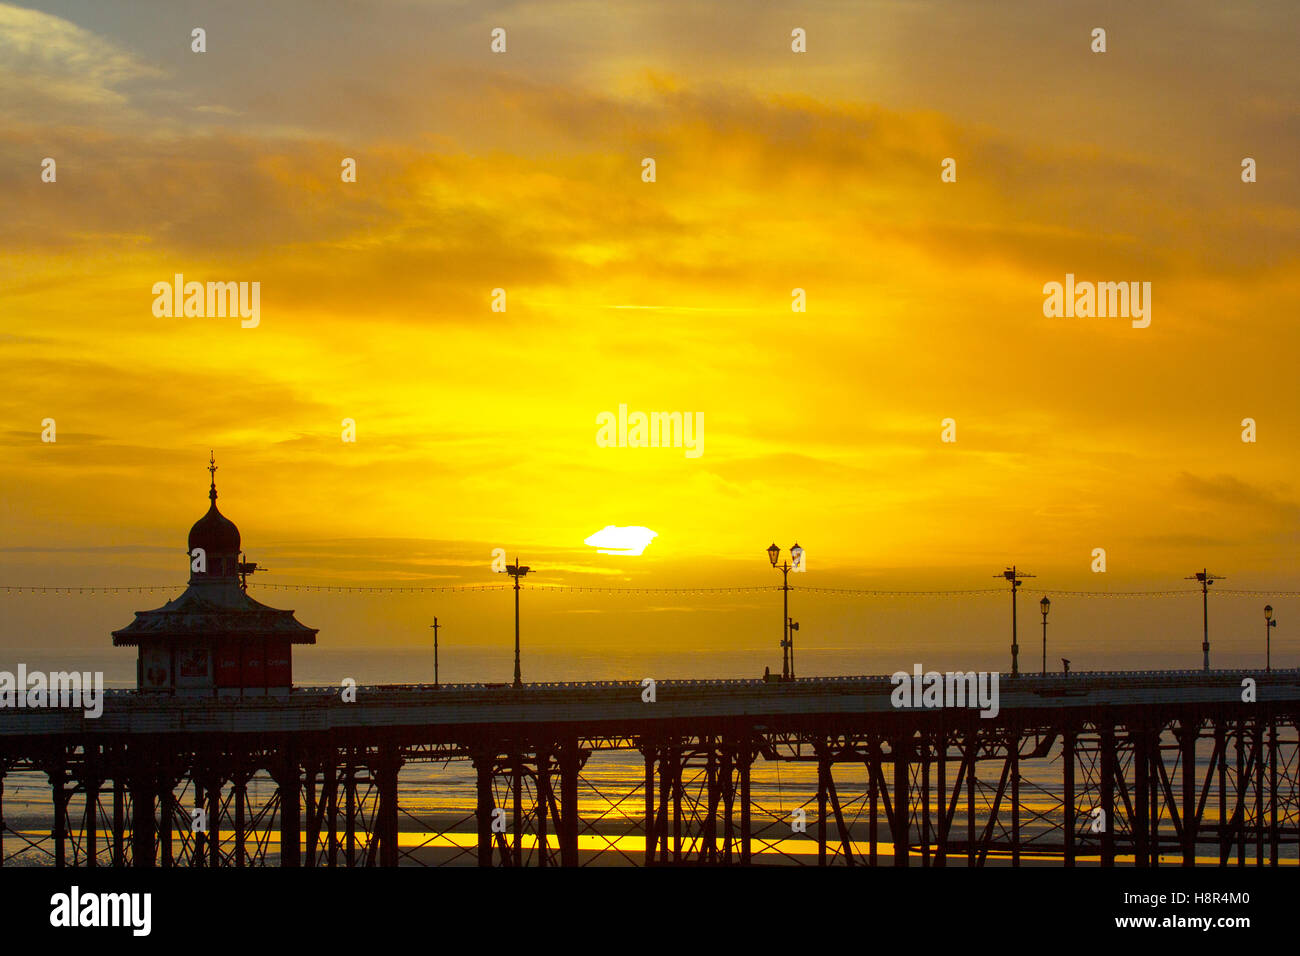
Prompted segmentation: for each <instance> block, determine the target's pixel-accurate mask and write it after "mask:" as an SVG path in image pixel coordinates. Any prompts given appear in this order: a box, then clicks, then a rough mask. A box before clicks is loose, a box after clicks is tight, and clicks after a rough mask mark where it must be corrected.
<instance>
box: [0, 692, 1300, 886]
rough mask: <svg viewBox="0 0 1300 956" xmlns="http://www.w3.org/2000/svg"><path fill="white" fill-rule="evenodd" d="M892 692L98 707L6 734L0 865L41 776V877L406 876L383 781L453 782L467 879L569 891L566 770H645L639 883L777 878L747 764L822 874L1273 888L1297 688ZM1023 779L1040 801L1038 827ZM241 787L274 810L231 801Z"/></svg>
mask: <svg viewBox="0 0 1300 956" xmlns="http://www.w3.org/2000/svg"><path fill="white" fill-rule="evenodd" d="M1247 679H1249V681H1253V682H1254V684H1255V691H1254V698H1255V699H1254V700H1243V696H1244V695H1243V682H1245V681H1247ZM892 690H893V684H891V682H890V678H889V677H887V676H879V677H822V678H800V679H797V680H790V681H776V680H772V681H763V680H670V679H665V680H659V681H656V682H655V685H654V693H653V695H649V694H647V693H646V689H645V687H644V686H643V683H642V682H638V681H604V682H589V683H581V682H563V683H549V684H548V683H532V684H524V685H523V686H522V687H509V686H504V685H488V684H444V685H442V686H440V687H434V686H433V685H419V684H413V685H382V686H361V687H357V688H355V699H354V700H347V699H345V696H350V695H345V694H344V693H342V691H341V689H340V688H339V687H295V688H293V689H292V690H291V691H289V692H287V693H282V694H278V695H267V696H264V697H240V698H231V697H220V696H211V697H186V696H181V695H177V696H167V695H156V694H143V693H137V692H134V691H109V692H107V694H106V699H105V702H104V710H103V714H102V716H100V717H99V718H98V719H91V718H87V717H86V716H85V715H84V714H83V713H82V711H81V710H78V709H46V710H21V711H20V710H12V709H9V710H3V711H0V860H2V859H4V858H5V857H6V854H8V853H10V852H11V851H12V850H13V849H14V841H15V840H16V839H19V835H18V834H17V833H16V832H15V831H14V830H12V829H10V828H9V827H8V826H7V825H5V824H4V823H3V822H2V821H3V811H4V807H3V795H4V789H3V784H4V780H5V778H6V777H7V776H9V775H12V774H17V773H25V774H34V773H38V774H40V775H42V776H43V778H44V779H46V780H48V784H49V788H50V800H51V803H52V805H53V808H54V810H53V826H52V827H51V831H50V833H49V834H48V836H46V835H43V834H42V835H41V836H40V837H39V838H33V837H32V836H31V834H27V835H26V836H24V837H21V839H23V840H26V841H27V842H28V843H30V844H31V845H32V846H33V847H39V848H40V849H41V851H42V852H48V854H49V857H50V860H51V862H52V865H54V866H69V867H72V866H77V867H84V866H106V865H107V866H135V867H151V866H158V867H170V866H191V867H199V866H203V867H224V866H231V867H241V866H257V865H273V864H275V863H278V864H279V865H281V866H286V867H294V866H337V867H356V866H383V867H392V866H397V865H399V863H400V864H403V865H405V864H407V863H411V862H414V861H415V860H414V857H413V855H412V854H411V852H410V851H409V849H408V848H404V847H403V846H402V845H401V842H400V840H399V838H398V836H399V823H398V820H399V814H400V813H401V812H402V810H403V808H402V806H401V805H400V799H399V789H398V784H399V780H400V777H401V774H402V770H403V768H405V767H410V766H412V765H415V764H419V763H422V762H423V763H429V762H436V763H445V762H448V761H464V762H467V766H472V768H473V773H474V775H475V780H476V797H477V799H476V806H475V809H474V812H473V821H472V826H473V833H474V840H475V843H474V846H473V847H472V850H471V852H472V855H473V858H474V860H475V861H476V862H477V863H478V864H479V865H480V866H522V865H537V866H556V865H558V866H576V865H579V863H580V853H579V837H580V835H585V834H589V833H596V832H602V831H600V830H599V828H598V827H597V826H596V823H597V821H596V820H594V819H590V818H584V817H583V815H582V814H581V813H580V812H579V787H580V786H583V787H590V786H591V783H590V782H589V781H586V780H584V778H583V776H582V769H583V767H584V766H585V765H586V763H587V761H588V759H589V758H590V757H591V755H592V754H593V753H596V752H598V751H608V750H621V751H633V752H636V753H638V754H639V755H640V765H642V766H643V767H644V775H643V779H641V780H639V781H638V784H637V786H636V787H635V788H634V789H633V792H631V793H621V794H620V800H619V802H620V804H622V805H625V806H626V807H629V808H632V810H631V812H630V813H628V814H627V818H628V819H630V820H631V821H632V822H631V824H630V825H629V832H628V834H627V836H629V837H632V838H635V843H636V845H637V847H638V851H637V853H636V854H634V855H633V858H634V860H635V862H637V863H642V864H645V865H651V866H671V865H699V864H703V865H751V864H754V863H758V862H763V863H769V862H770V863H781V862H791V858H790V856H789V855H788V854H787V853H784V852H782V850H781V847H782V845H783V844H782V841H783V840H784V839H786V838H788V837H790V836H791V835H792V831H793V824H792V823H791V822H790V820H789V817H790V813H789V811H782V812H781V813H780V814H778V813H776V812H774V811H773V809H772V808H770V807H763V806H760V805H759V804H758V802H757V801H756V800H755V799H754V796H753V794H752V793H751V786H750V782H751V770H752V768H754V767H755V766H757V765H760V764H763V763H766V762H776V763H780V764H787V765H788V764H808V765H812V766H815V772H816V792H815V797H814V798H812V799H811V800H810V802H809V805H808V807H807V808H806V810H805V811H804V814H805V816H806V827H807V829H806V833H801V834H800V835H799V838H800V839H802V840H804V841H807V844H806V845H807V849H808V852H809V854H811V855H812V856H813V857H815V861H816V863H817V864H820V865H823V866H826V865H836V866H862V865H866V866H872V865H882V864H887V865H893V866H916V865H920V866H983V865H987V864H989V863H991V862H993V861H995V860H996V861H998V862H1005V863H1008V864H1009V865H1012V866H1018V865H1022V864H1025V863H1027V862H1029V861H1032V860H1036V859H1037V860H1048V861H1053V862H1056V863H1058V864H1063V865H1065V866H1075V865H1081V864H1088V865H1101V866H1113V865H1117V864H1120V865H1128V864H1134V865H1137V866H1154V865H1157V864H1158V863H1159V862H1160V860H1161V859H1162V858H1164V859H1165V860H1166V862H1167V861H1168V860H1169V859H1171V858H1172V859H1174V860H1176V861H1177V862H1178V863H1179V864H1180V865H1184V866H1193V865H1197V864H1198V863H1205V862H1207V861H1209V862H1211V863H1212V864H1226V865H1235V866H1278V865H1295V862H1296V854H1295V851H1294V850H1291V851H1290V852H1289V853H1288V848H1296V847H1300V748H1298V740H1300V735H1298V733H1297V718H1298V716H1300V671H1298V670H1295V669H1292V670H1277V669H1274V670H1272V671H1271V672H1265V671H1209V672H1206V671H1199V670H1198V671H1151V672H1098V673H1086V672H1084V673H1074V674H1070V675H1068V676H1059V675H1058V676H1050V677H1028V676H1021V677H1015V678H1012V677H1010V676H1009V675H1006V674H1003V675H1001V681H1000V706H999V708H998V712H997V714H996V716H994V717H981V716H980V712H979V710H978V709H977V708H899V707H896V706H894V703H893V702H892V701H891V691H892ZM650 696H653V700H648V699H647V698H648V697H650ZM1245 696H1247V697H1249V696H1250V695H1245ZM1030 764H1034V765H1035V766H1037V767H1038V768H1039V773H1040V775H1041V773H1043V772H1045V771H1044V768H1049V769H1050V773H1051V774H1052V780H1053V786H1052V787H1050V788H1049V789H1048V791H1043V792H1036V793H1035V794H1034V799H1033V800H1032V801H1031V800H1029V799H1027V795H1026V793H1025V792H1024V787H1025V779H1026V778H1025V774H1024V773H1023V770H1024V768H1025V767H1027V766H1029V765H1030ZM849 771H852V772H851V773H850V772H849ZM255 776H261V777H262V778H265V777H268V776H269V778H270V780H271V781H273V782H274V786H273V788H271V790H270V794H271V795H270V797H269V798H267V799H259V800H253V799H251V797H250V788H249V782H250V780H252V779H253V778H254V777H255ZM422 798H423V801H424V802H425V803H428V802H429V801H432V803H433V805H434V806H435V807H436V806H437V802H438V794H437V793H430V794H423V795H422ZM1044 801H1046V806H1044ZM1031 804H1032V806H1031ZM196 821H200V823H201V825H199V824H196ZM1099 823H1100V826H1099V825H1098V824H1099ZM272 835H273V836H274V842H275V844H276V845H277V847H278V849H277V848H273V847H272V845H271V844H272V839H271V837H272ZM609 842H610V843H611V845H612V843H613V841H612V840H611V841H609ZM623 855H624V856H625V857H627V856H629V854H627V853H624V854H623ZM760 858H761V859H760Z"/></svg>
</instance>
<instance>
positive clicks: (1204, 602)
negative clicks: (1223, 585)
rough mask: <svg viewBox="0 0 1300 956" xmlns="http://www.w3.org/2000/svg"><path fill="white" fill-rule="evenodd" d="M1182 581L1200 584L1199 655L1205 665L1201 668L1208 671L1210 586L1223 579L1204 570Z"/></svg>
mask: <svg viewBox="0 0 1300 956" xmlns="http://www.w3.org/2000/svg"><path fill="white" fill-rule="evenodd" d="M1183 580H1184V581H1199V582H1201V620H1202V622H1203V624H1204V627H1205V630H1204V635H1205V636H1204V637H1203V638H1202V639H1201V653H1202V654H1203V655H1205V663H1204V664H1203V665H1202V666H1203V669H1204V670H1207V671H1208V670H1209V669H1210V585H1211V584H1213V583H1214V582H1215V581H1222V580H1223V578H1221V577H1219V576H1218V575H1217V574H1211V573H1210V572H1209V571H1208V570H1204V571H1197V572H1196V573H1195V574H1193V575H1191V576H1189V577H1186V578H1183Z"/></svg>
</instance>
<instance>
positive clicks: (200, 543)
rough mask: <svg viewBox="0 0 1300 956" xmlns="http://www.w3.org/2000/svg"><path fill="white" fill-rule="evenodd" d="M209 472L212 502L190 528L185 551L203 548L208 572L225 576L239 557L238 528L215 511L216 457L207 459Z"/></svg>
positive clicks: (190, 552)
mask: <svg viewBox="0 0 1300 956" xmlns="http://www.w3.org/2000/svg"><path fill="white" fill-rule="evenodd" d="M208 471H209V472H211V474H212V484H211V486H210V487H209V488H208V500H209V501H211V502H212V504H211V505H210V506H209V507H208V513H207V514H205V515H204V516H203V517H202V518H200V519H199V520H198V521H196V522H195V523H194V527H192V528H190V537H189V548H188V551H189V554H190V556H191V557H193V555H194V550H195V549H196V548H202V549H203V551H204V554H205V555H206V557H207V566H208V571H207V573H208V575H209V576H211V575H222V576H226V575H229V574H234V573H235V563H236V560H235V559H237V558H238V556H239V529H238V528H237V527H235V523H234V522H233V521H231V520H230V519H229V518H227V517H226V516H225V515H223V514H222V513H221V512H220V511H218V510H217V464H216V459H215V458H211V457H210V458H209V460H208ZM222 559H230V560H222Z"/></svg>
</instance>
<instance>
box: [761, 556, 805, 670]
mask: <svg viewBox="0 0 1300 956" xmlns="http://www.w3.org/2000/svg"><path fill="white" fill-rule="evenodd" d="M802 558H803V548H801V547H799V542H797V541H796V542H795V543H794V545H793V546H792V547H791V548H790V559H791V560H792V561H794V564H793V565H791V564H789V563H787V562H785V561H782V562H781V563H780V564H777V563H776V562H777V561H780V559H781V549H780V548H778V547H777V546H776V542H775V541H774V542H772V546H771V547H770V548H768V549H767V559H768V560H769V561H771V562H772V567H774V568H776V569H777V570H778V571H780V572H781V592H782V604H781V679H782V680H790V678H792V677H793V676H794V674H793V673H792V672H791V670H792V668H791V663H792V658H793V657H794V648H793V647H791V646H790V571H791V570H792V569H793V568H798V567H800V566H801V565H800V561H801V560H802Z"/></svg>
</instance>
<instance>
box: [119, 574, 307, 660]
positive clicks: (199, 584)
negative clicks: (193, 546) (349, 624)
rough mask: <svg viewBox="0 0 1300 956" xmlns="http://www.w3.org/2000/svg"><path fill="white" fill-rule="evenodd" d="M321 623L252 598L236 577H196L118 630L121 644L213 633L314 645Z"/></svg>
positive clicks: (189, 637) (138, 613) (194, 637)
mask: <svg viewBox="0 0 1300 956" xmlns="http://www.w3.org/2000/svg"><path fill="white" fill-rule="evenodd" d="M317 630H318V629H317V628H314V627H307V626H306V625H304V624H301V623H300V622H299V621H298V620H297V619H295V618H294V616H293V611H282V610H279V609H278V608H273V607H267V606H266V605H265V604H262V603H260V602H258V601H254V600H253V599H252V598H250V597H249V596H248V595H247V594H246V593H244V590H243V589H242V588H241V587H240V586H239V580H238V579H237V578H218V579H215V580H206V581H191V583H190V586H189V587H188V588H186V589H185V593H184V594H182V595H181V596H180V597H178V598H175V599H174V600H171V601H168V602H167V603H166V604H164V605H163V606H162V607H160V608H155V609H154V610H152V611H136V612H135V620H134V621H132V622H131V623H130V624H128V625H127V626H126V627H124V628H122V629H121V630H117V631H114V632H113V644H114V646H116V647H129V646H133V645H138V644H139V643H140V641H141V639H142V638H143V639H150V638H180V639H182V640H186V639H189V640H195V639H199V638H203V639H207V638H212V637H233V638H262V637H287V638H288V639H289V642H290V643H291V644H315V643H316V633H317Z"/></svg>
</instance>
